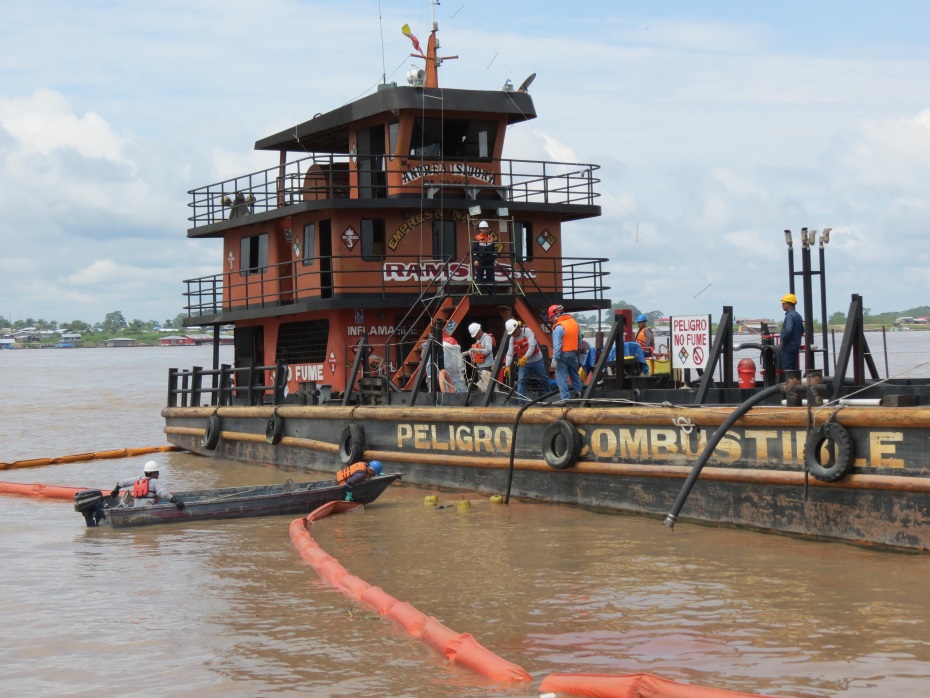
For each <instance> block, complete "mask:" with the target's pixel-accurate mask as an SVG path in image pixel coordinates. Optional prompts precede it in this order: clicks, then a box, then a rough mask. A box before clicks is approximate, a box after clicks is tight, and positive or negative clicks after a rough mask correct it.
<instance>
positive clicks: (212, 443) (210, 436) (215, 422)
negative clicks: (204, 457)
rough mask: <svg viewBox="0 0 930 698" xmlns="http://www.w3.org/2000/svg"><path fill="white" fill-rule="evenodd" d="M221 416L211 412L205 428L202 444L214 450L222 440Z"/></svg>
mask: <svg viewBox="0 0 930 698" xmlns="http://www.w3.org/2000/svg"><path fill="white" fill-rule="evenodd" d="M220 426H221V425H220V418H219V417H218V416H217V415H216V414H211V415H210V419H208V420H207V428H206V429H204V430H203V440H202V441H201V442H200V445H201V446H203V447H204V448H206V449H208V450H210V451H212V450H213V449H214V448H216V445H217V444H218V443H219V442H220Z"/></svg>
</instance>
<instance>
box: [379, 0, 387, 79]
mask: <svg viewBox="0 0 930 698" xmlns="http://www.w3.org/2000/svg"><path fill="white" fill-rule="evenodd" d="M378 29H379V30H380V31H381V83H382V84H384V85H386V84H387V64H386V62H385V58H384V17H383V16H382V15H381V0H378Z"/></svg>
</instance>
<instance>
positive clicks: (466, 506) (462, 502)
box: [455, 499, 471, 509]
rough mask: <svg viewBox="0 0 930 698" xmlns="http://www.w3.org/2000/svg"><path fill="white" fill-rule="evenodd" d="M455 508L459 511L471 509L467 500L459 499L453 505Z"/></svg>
mask: <svg viewBox="0 0 930 698" xmlns="http://www.w3.org/2000/svg"><path fill="white" fill-rule="evenodd" d="M455 506H456V507H458V508H459V509H471V502H470V501H469V500H467V499H460V500H459V501H458V502H456V503H455Z"/></svg>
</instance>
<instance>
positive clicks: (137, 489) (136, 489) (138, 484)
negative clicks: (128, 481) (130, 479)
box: [132, 477, 158, 504]
mask: <svg viewBox="0 0 930 698" xmlns="http://www.w3.org/2000/svg"><path fill="white" fill-rule="evenodd" d="M132 496H133V497H135V498H136V499H146V498H148V497H150V496H151V498H152V499H154V500H155V503H156V504H158V497H156V496H155V495H154V494H150V489H149V478H147V477H140V478H139V479H138V480H136V481H135V483H133V486H132Z"/></svg>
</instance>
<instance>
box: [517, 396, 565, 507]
mask: <svg viewBox="0 0 930 698" xmlns="http://www.w3.org/2000/svg"><path fill="white" fill-rule="evenodd" d="M558 393H559V390H558V388H556V389H555V390H552V391H550V392H548V393H546V394H545V395H540V396H539V397H537V398H533V399H532V400H530V401H529V402H527V403H526V404H525V405H523V406H522V407H520V409H519V410H517V418H516V419H514V420H513V435H512V436H511V437H510V466H509V467H508V469H507V491H506V493H505V494H504V504H510V487H511V485H513V457H514V453H515V452H516V449H517V427H518V426H520V419H521V418H522V417H523V413H524V412H525V411H526V410H527V408H529V407H532V406H533V405H535V404H536V403H537V402H539V401H540V400H545V399H547V398H550V397H552V396H553V395H558Z"/></svg>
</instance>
